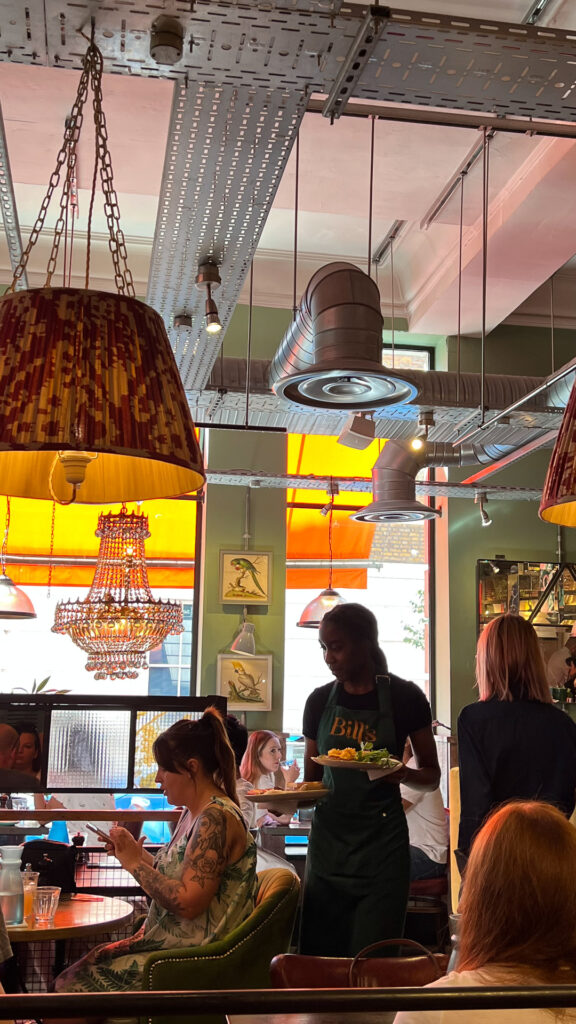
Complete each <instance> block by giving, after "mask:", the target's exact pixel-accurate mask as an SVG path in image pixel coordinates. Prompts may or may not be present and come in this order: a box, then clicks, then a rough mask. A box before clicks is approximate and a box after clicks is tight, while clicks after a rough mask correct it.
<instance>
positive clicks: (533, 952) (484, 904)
mask: <svg viewBox="0 0 576 1024" xmlns="http://www.w3.org/2000/svg"><path fill="white" fill-rule="evenodd" d="M575 863H576V829H574V828H573V826H572V825H570V824H569V822H568V821H567V819H566V818H565V817H564V815H563V814H562V813H561V812H560V811H559V810H557V809H556V808H555V807H552V806H550V804H545V803H537V802H523V803H516V802H514V803H509V804H506V805H505V806H504V807H501V808H500V809H499V810H497V811H495V813H494V814H492V815H491V816H490V818H489V819H488V821H487V822H486V824H485V825H484V826H483V828H482V829H481V830H480V832H479V833H478V835H477V836H476V839H475V840H474V845H473V846H472V851H471V853H470V859H469V861H468V866H467V868H466V877H465V881H464V889H463V894H462V899H461V901H460V911H461V919H460V934H461V940H460V953H459V959H458V966H457V968H456V970H457V971H469V970H476V969H478V968H480V967H484V966H485V965H487V964H504V965H508V966H515V967H519V968H526V967H528V968H531V970H532V973H534V974H536V975H537V976H538V977H539V978H541V979H542V980H549V981H553V980H558V972H559V971H560V969H561V968H564V974H565V973H566V972H565V969H566V968H567V967H568V968H569V969H570V971H571V974H570V976H569V977H567V978H565V981H566V984H573V983H574V979H576V886H575V885H574V882H573V877H572V865H574V864H575Z"/></svg>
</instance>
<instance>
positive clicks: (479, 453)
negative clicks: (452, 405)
mask: <svg viewBox="0 0 576 1024" xmlns="http://www.w3.org/2000/svg"><path fill="white" fill-rule="evenodd" d="M509 449H510V446H509V445H490V446H489V447H484V446H482V445H469V446H467V447H462V448H454V446H453V445H451V444H439V443H430V442H429V441H425V440H423V439H421V438H416V439H414V440H413V441H387V442H386V444H385V445H384V447H383V449H382V451H381V452H380V455H379V456H378V459H377V460H376V462H375V464H374V467H373V469H372V495H373V498H374V500H373V501H372V502H371V503H370V505H366V507H365V508H362V509H360V510H359V511H358V512H354V513H353V514H352V515H351V516H350V519H356V520H358V521H359V522H361V523H414V522H418V521H420V520H422V519H434V517H435V516H438V515H440V511H439V510H438V509H434V508H430V506H429V505H424V504H423V503H422V502H420V501H417V500H416V474H417V473H418V472H419V471H420V470H421V469H423V468H424V467H425V466H428V467H432V466H436V467H439V466H466V465H473V464H476V465H477V464H478V463H479V462H485V463H486V462H493V461H494V460H495V459H497V458H500V457H501V456H502V455H504V454H506V452H507V451H509Z"/></svg>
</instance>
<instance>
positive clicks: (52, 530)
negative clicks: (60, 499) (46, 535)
mask: <svg viewBox="0 0 576 1024" xmlns="http://www.w3.org/2000/svg"><path fill="white" fill-rule="evenodd" d="M55 528H56V502H55V501H53V502H52V520H51V523H50V560H49V562H48V586H47V588H46V597H48V598H50V597H52V572H53V570H54V533H55Z"/></svg>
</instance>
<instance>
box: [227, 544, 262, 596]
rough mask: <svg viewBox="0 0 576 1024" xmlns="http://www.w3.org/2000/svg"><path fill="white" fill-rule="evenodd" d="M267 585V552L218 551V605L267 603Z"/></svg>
mask: <svg viewBox="0 0 576 1024" xmlns="http://www.w3.org/2000/svg"><path fill="white" fill-rule="evenodd" d="M271 585H272V552H271V551H221V552H220V601H221V602H222V604H269V603H270V591H271Z"/></svg>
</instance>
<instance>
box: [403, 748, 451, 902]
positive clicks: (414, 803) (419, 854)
mask: <svg viewBox="0 0 576 1024" xmlns="http://www.w3.org/2000/svg"><path fill="white" fill-rule="evenodd" d="M402 760H403V761H404V764H405V765H406V766H407V767H408V768H416V767H417V764H416V761H415V759H414V757H413V756H412V747H411V745H410V740H407V741H406V746H405V748H404V757H403V759H402ZM400 795H401V797H402V805H403V807H404V810H405V812H406V820H407V822H408V837H409V841H410V881H411V882H414V881H417V880H420V879H425V878H441V877H442V875H445V874H446V862H447V859H448V821H447V818H446V811H445V810H444V801H443V799H442V793H441V792H440V789H433V790H432V791H431V792H426V791H425V790H423V789H412V788H411V787H410V786H406V785H405V784H404V783H401V784H400Z"/></svg>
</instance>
